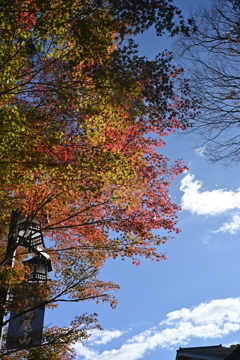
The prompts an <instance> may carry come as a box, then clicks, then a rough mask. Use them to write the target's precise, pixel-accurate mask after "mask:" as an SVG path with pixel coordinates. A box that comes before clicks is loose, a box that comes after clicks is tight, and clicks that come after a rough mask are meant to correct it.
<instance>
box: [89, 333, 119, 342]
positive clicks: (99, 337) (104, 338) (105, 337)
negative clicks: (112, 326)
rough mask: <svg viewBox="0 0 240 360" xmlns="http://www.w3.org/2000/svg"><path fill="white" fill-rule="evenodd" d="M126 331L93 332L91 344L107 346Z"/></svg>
mask: <svg viewBox="0 0 240 360" xmlns="http://www.w3.org/2000/svg"><path fill="white" fill-rule="evenodd" d="M124 332H125V331H120V330H97V329H95V330H92V331H91V337H90V339H89V342H91V343H95V344H106V343H108V342H109V341H111V340H112V339H115V338H118V337H120V336H121V335H122V334H124Z"/></svg>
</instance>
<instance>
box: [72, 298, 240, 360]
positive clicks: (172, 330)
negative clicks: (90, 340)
mask: <svg viewBox="0 0 240 360" xmlns="http://www.w3.org/2000/svg"><path fill="white" fill-rule="evenodd" d="M238 330H240V298H235V299H233V298H229V299H221V300H213V301H211V302H209V303H203V304H200V305H199V306H196V307H194V308H192V309H187V308H183V309H181V310H177V311H173V312H170V313H169V314H167V318H166V320H164V321H162V322H160V324H159V326H157V327H154V328H150V329H147V330H146V331H144V332H142V333H140V334H137V335H135V336H133V337H131V338H130V339H125V341H124V344H123V345H122V346H120V347H119V348H118V349H111V350H105V351H102V352H100V351H99V350H98V351H93V350H92V349H89V348H88V347H87V348H85V353H86V355H84V352H81V350H79V349H80V348H79V347H77V348H76V350H77V353H78V354H79V355H82V356H84V360H122V359H128V360H137V359H141V358H143V357H144V356H145V355H146V353H148V352H149V351H152V350H154V349H156V348H172V347H176V346H177V345H181V346H182V345H186V344H188V343H189V341H190V340H191V339H192V338H194V337H195V338H201V339H207V338H209V339H214V338H221V337H223V336H225V335H228V334H230V333H232V332H236V331H238ZM124 337H125V338H126V334H125V336H124ZM90 345H93V344H90ZM87 350H89V353H88V352H87Z"/></svg>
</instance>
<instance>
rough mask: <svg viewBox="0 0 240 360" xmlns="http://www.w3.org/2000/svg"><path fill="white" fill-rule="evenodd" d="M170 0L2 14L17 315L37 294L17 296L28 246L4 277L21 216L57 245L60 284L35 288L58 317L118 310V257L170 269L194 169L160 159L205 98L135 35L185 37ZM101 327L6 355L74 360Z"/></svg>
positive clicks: (53, 5) (49, 5)
mask: <svg viewBox="0 0 240 360" xmlns="http://www.w3.org/2000/svg"><path fill="white" fill-rule="evenodd" d="M170 3H171V1H165V2H162V1H160V0H159V1H139V2H137V3H136V2H135V1H132V2H131V1H128V2H125V1H115V0H112V1H109V2H101V1H78V0H68V1H61V0H56V1H54V0H51V1H43V0H41V1H40V0H38V1H37V0H31V1H29V0H28V1H20V2H19V1H17V0H15V1H8V0H6V1H4V2H3V3H2V4H1V7H0V16H1V17H0V21H1V24H2V27H1V30H0V31H1V42H0V73H1V76H2V79H3V80H4V81H3V82H2V84H1V89H0V95H1V100H0V101H1V109H0V111H1V117H0V119H1V120H0V121H1V126H0V129H1V130H0V136H1V140H2V141H1V142H0V157H1V158H0V162H1V170H0V172H1V174H0V175H1V176H0V178H1V180H0V181H1V186H0V202H1V205H2V206H1V213H0V225H1V226H0V228H1V231H2V233H1V260H0V266H1V267H0V269H1V272H2V275H3V277H4V278H5V281H4V283H3V284H2V286H5V287H6V288H9V287H10V289H11V291H10V296H9V298H8V301H7V304H6V311H9V310H13V311H17V312H19V311H20V314H21V313H23V311H22V310H21V309H22V307H23V306H24V304H25V303H26V298H29V296H30V295H29V294H28V292H29V291H30V289H29V287H28V286H27V287H26V286H23V285H22V283H21V284H20V285H19V282H21V281H23V279H24V278H25V275H26V272H27V270H26V269H24V266H23V264H22V260H23V259H25V258H26V257H27V256H28V255H27V253H26V249H25V248H24V247H23V246H21V245H22V244H21V243H20V244H18V246H17V249H16V255H15V267H14V269H12V268H10V267H8V266H6V264H7V263H8V260H9V259H8V257H6V255H5V248H6V243H7V231H8V224H9V218H8V214H9V213H10V211H11V210H12V209H14V210H17V211H19V212H21V215H23V216H25V217H28V216H29V215H31V216H34V217H35V218H37V219H38V220H39V221H40V222H41V224H42V229H43V231H44V234H45V236H47V238H48V239H49V241H50V242H51V245H50V246H49V247H48V249H47V250H46V251H47V252H48V254H49V255H50V256H51V259H52V263H53V267H54V270H55V276H54V280H53V281H52V282H51V283H49V284H48V286H45V287H44V286H43V285H41V286H39V287H34V288H33V289H32V288H31V291H33V294H34V296H35V297H38V298H39V299H41V297H42V299H43V301H44V304H45V305H46V306H47V307H50V308H53V307H55V306H56V305H57V304H58V303H59V302H78V301H89V300H95V301H96V302H98V301H107V302H109V303H110V305H111V306H112V307H115V306H116V299H115V297H114V296H113V295H112V291H113V290H117V289H118V288H119V286H118V285H116V284H114V283H113V282H111V281H109V282H104V281H101V280H99V277H98V275H99V271H100V269H101V267H102V266H103V265H104V263H105V261H106V260H107V259H108V258H110V257H112V258H116V257H122V258H123V259H124V258H125V257H129V258H131V259H132V261H133V263H135V264H137V265H138V264H139V263H140V260H139V258H140V257H141V256H143V257H145V258H149V259H152V260H157V261H159V260H161V259H164V258H165V256H164V255H163V254H161V253H159V249H158V246H159V245H160V244H161V243H164V242H166V240H167V237H166V236H162V237H160V236H154V235H153V234H152V229H163V230H166V231H168V232H172V231H174V232H178V231H179V230H178V228H176V218H177V215H176V214H177V211H178V210H179V207H178V206H177V205H176V204H174V203H173V202H172V201H171V199H170V197H169V194H168V189H169V186H170V181H171V180H172V179H173V177H174V176H175V175H178V174H179V173H181V172H182V171H183V170H184V169H185V168H186V167H185V166H184V165H183V164H182V162H181V161H176V162H175V163H173V164H172V165H170V164H169V160H168V159H166V158H164V157H163V156H162V155H160V154H159V148H160V147H161V146H163V145H164V142H163V140H162V137H163V136H166V135H167V134H168V133H171V132H174V131H175V129H185V128H186V127H187V126H188V118H189V117H194V114H195V112H196V100H195V99H193V101H190V100H189V89H188V82H187V81H185V80H184V79H183V77H182V73H183V69H181V68H176V67H174V66H173V65H172V64H171V60H172V56H171V54H168V53H166V52H164V53H163V54H159V55H158V56H157V57H156V59H155V60H152V61H150V60H149V59H147V58H146V57H140V56H139V55H138V49H137V46H136V44H135V43H134V40H133V39H131V38H130V37H129V36H130V35H131V34H137V33H138V32H143V31H145V30H147V29H148V28H149V27H150V26H151V25H153V24H154V25H155V26H156V31H157V34H158V35H161V34H162V33H163V32H164V30H168V31H170V32H171V35H173V34H174V33H176V32H178V31H180V30H181V31H185V32H187V30H188V28H187V27H186V25H185V24H184V22H183V20H182V18H181V15H180V12H179V11H178V9H176V8H175V7H174V6H172V5H171V4H170ZM174 14H175V15H177V17H179V24H178V20H176V22H175V20H174V19H175V18H174ZM175 24H176V25H175ZM127 37H128V41H127V40H126V38H127ZM124 39H125V41H124V43H123V40H124ZM111 231H114V233H115V234H116V237H115V238H113V237H112V236H111V235H110V232H111ZM16 273H18V274H20V275H18V276H19V277H18V278H17V279H16ZM23 283H24V281H23ZM23 294H24V296H23ZM20 295H21V296H20ZM16 300H17V301H16ZM4 309H5V308H4ZM8 322H9V320H6V321H5V324H7V323H8ZM94 324H95V325H94ZM93 326H99V325H98V324H97V323H96V319H95V316H92V317H91V316H89V315H83V316H82V317H76V319H75V320H74V323H72V325H70V327H69V328H59V329H58V328H55V327H54V328H47V329H46V331H45V335H44V336H45V338H44V339H45V340H44V342H43V346H42V347H40V348H37V349H24V350H21V351H18V352H16V354H15V352H11V351H10V352H8V353H5V355H4V356H5V358H6V359H8V358H11V359H15V356H17V357H18V358H19V356H21V358H26V359H29V360H30V359H33V358H34V357H35V358H36V351H37V353H38V354H41V358H45V357H46V356H48V357H47V358H48V359H50V357H49V356H50V354H52V355H51V356H52V357H51V359H53V360H55V359H59V358H60V357H61V359H71V358H72V357H73V356H74V354H73V353H72V352H71V344H72V343H74V341H79V340H84V339H85V338H86V337H87V335H88V330H89V329H91V328H92V327H93ZM46 354H47V355H46ZM39 356H40V355H39ZM39 356H38V357H39ZM59 356H60V357H59Z"/></svg>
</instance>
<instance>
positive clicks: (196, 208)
mask: <svg viewBox="0 0 240 360" xmlns="http://www.w3.org/2000/svg"><path fill="white" fill-rule="evenodd" d="M201 188H202V182H201V181H198V180H194V175H191V174H187V175H186V176H185V177H184V178H183V179H182V180H181V186H180V190H181V191H183V192H184V194H183V196H182V198H181V206H182V209H183V210H188V211H191V213H192V214H198V215H219V214H222V213H225V212H227V211H230V210H233V209H240V189H237V190H236V192H234V191H231V190H224V189H217V190H212V191H200V189H201Z"/></svg>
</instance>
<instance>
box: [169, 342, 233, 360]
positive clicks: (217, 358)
mask: <svg viewBox="0 0 240 360" xmlns="http://www.w3.org/2000/svg"><path fill="white" fill-rule="evenodd" d="M176 360H240V345H239V344H237V345H232V346H231V347H224V346H222V345H217V346H200V347H192V348H179V350H177V356H176Z"/></svg>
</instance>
